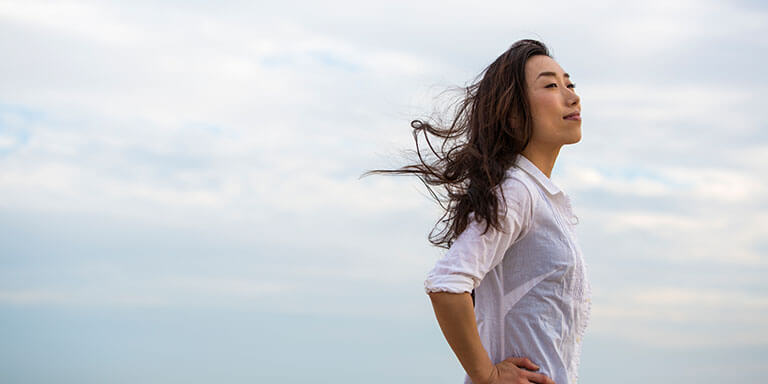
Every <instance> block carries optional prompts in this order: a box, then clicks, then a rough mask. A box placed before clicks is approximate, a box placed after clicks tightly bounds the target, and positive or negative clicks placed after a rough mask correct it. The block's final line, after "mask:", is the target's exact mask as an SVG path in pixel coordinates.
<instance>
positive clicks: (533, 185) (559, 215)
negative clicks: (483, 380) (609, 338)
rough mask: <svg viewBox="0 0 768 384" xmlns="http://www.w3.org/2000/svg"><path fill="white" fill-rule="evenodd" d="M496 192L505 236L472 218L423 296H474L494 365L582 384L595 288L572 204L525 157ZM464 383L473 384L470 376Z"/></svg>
mask: <svg viewBox="0 0 768 384" xmlns="http://www.w3.org/2000/svg"><path fill="white" fill-rule="evenodd" d="M506 176H507V177H506V178H505V179H504V180H503V181H502V183H501V184H500V186H497V188H496V189H495V190H494V193H496V195H497V196H499V197H501V196H500V195H499V194H498V192H499V190H502V191H503V194H504V199H503V200H502V199H500V200H499V202H500V204H499V206H500V211H501V212H502V213H503V212H504V208H505V207H506V208H507V209H506V214H500V216H499V219H500V223H501V224H502V226H503V228H505V229H509V230H507V231H497V230H495V229H494V228H493V227H489V229H488V232H487V233H486V234H484V235H483V234H482V232H483V230H484V229H485V222H483V223H478V222H477V221H475V219H474V214H473V213H470V214H469V223H468V224H467V228H466V229H465V230H464V231H463V232H462V233H461V234H459V236H458V237H457V238H456V239H455V241H454V242H453V244H452V245H451V247H450V248H449V249H448V251H447V252H446V253H445V255H444V256H443V257H442V258H441V259H439V260H438V261H437V263H436V264H435V266H434V268H433V269H432V270H431V271H430V272H429V273H428V275H427V279H426V280H425V281H424V289H425V290H426V292H441V291H442V292H453V293H462V292H471V291H472V289H474V290H475V318H476V320H477V327H478V332H479V334H480V339H481V341H482V343H483V347H485V350H486V351H487V352H488V354H489V357H490V358H491V361H492V362H493V364H498V363H499V362H501V361H503V360H505V359H507V358H510V357H527V358H529V359H531V361H533V362H534V363H535V364H537V365H538V366H539V367H540V369H539V371H537V372H539V373H543V374H545V375H547V376H549V377H550V378H552V379H553V380H554V381H555V383H557V384H576V383H577V381H578V369H579V355H580V353H581V338H582V337H583V335H584V331H585V330H586V327H587V323H588V322H589V315H590V310H591V288H590V284H589V281H588V279H587V274H586V265H585V263H584V260H583V258H582V254H581V248H580V246H579V243H578V242H577V240H576V236H575V232H574V228H573V227H574V226H575V225H576V224H577V223H578V218H577V217H576V216H575V215H574V214H573V210H572V208H571V203H570V198H569V197H568V195H567V194H566V193H565V192H564V191H563V190H561V189H560V188H559V187H558V186H557V185H555V184H554V183H553V182H552V181H551V180H550V179H549V178H548V177H547V176H546V175H545V174H544V173H543V172H541V170H539V168H538V167H536V165H535V164H533V163H532V162H531V161H530V160H529V159H528V158H526V157H525V156H523V155H522V154H520V155H519V156H517V162H516V164H515V165H514V166H512V167H510V168H509V169H508V170H507V172H506ZM464 383H465V384H472V381H471V380H470V378H469V376H468V375H466V374H465V377H464Z"/></svg>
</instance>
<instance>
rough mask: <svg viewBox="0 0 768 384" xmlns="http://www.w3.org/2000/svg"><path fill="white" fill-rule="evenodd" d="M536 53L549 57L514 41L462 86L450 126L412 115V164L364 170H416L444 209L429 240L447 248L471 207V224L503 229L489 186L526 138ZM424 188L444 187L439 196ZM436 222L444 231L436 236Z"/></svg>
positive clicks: (532, 44) (538, 46) (536, 45)
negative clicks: (528, 68) (528, 76)
mask: <svg viewBox="0 0 768 384" xmlns="http://www.w3.org/2000/svg"><path fill="white" fill-rule="evenodd" d="M534 55H546V56H550V53H549V49H548V48H547V47H546V46H545V45H544V44H543V43H541V42H539V41H536V40H530V39H524V40H519V41H517V42H515V43H514V44H513V45H512V46H511V47H510V48H509V49H508V50H507V51H506V52H504V53H502V54H501V56H499V57H498V58H497V59H496V60H495V61H494V62H493V63H491V64H490V65H489V66H488V67H486V68H485V69H484V70H483V71H482V72H481V73H480V74H479V75H478V76H477V77H476V78H475V79H474V81H473V82H472V83H471V84H470V85H469V86H466V87H461V90H462V91H463V93H464V95H465V96H464V98H463V99H462V100H460V102H459V103H458V108H456V111H455V117H454V118H453V119H452V121H451V123H450V125H448V126H445V125H444V124H440V123H434V122H433V123H429V122H426V121H422V120H413V121H411V127H412V128H413V138H414V141H415V142H416V150H415V154H416V155H417V156H418V162H417V163H416V164H412V165H407V166H404V167H402V168H399V169H394V170H390V169H384V170H381V169H380V170H371V171H368V172H365V173H364V174H363V175H362V176H366V175H368V174H402V175H407V174H411V175H416V176H417V177H418V178H419V179H420V180H421V181H422V182H423V183H424V185H425V186H426V187H427V190H428V191H429V192H430V194H431V195H432V197H433V198H434V199H435V200H436V201H437V203H438V204H439V205H440V206H441V207H442V208H443V210H444V211H445V213H444V214H443V216H442V217H441V218H440V219H439V220H438V223H437V224H436V225H435V227H434V228H433V229H432V231H431V232H430V234H429V241H430V243H432V244H433V245H436V246H438V247H441V248H450V246H451V244H453V241H454V240H455V239H456V238H457V237H458V236H459V234H461V233H462V232H463V231H464V230H465V229H466V227H467V225H468V224H469V214H470V212H474V218H475V220H476V221H477V222H479V223H482V222H485V231H484V232H483V233H486V232H487V231H488V229H489V226H492V227H493V228H496V229H497V230H502V229H501V228H500V224H499V223H500V221H499V210H500V209H499V206H500V202H499V200H498V198H497V196H496V195H495V193H494V188H496V187H497V186H499V185H500V184H501V182H502V181H503V180H504V176H505V173H506V170H507V169H508V168H509V167H511V166H512V165H513V164H515V161H516V159H517V156H518V155H519V154H520V152H522V151H523V150H524V149H525V147H526V146H527V145H528V142H529V141H530V139H531V136H532V132H533V127H532V117H531V113H530V106H529V102H528V99H527V97H526V89H527V85H526V80H525V63H526V62H527V61H528V59H529V58H530V57H532V56H534ZM550 57H551V56H550ZM481 76H482V78H481V79H480V80H479V81H478V78H480V77H481ZM441 125H443V126H441ZM419 133H423V134H424V139H425V140H426V141H427V145H428V146H429V149H430V150H431V152H432V154H434V156H435V157H436V158H435V159H433V160H431V161H430V160H428V158H429V157H430V156H429V155H428V154H427V155H426V156H424V155H422V153H421V149H420V147H419ZM428 134H431V135H434V136H436V137H438V138H440V139H442V140H443V142H442V145H441V146H440V148H439V150H436V149H435V147H434V146H433V145H432V143H431V142H430V141H429V135H428ZM425 157H426V159H425ZM362 176H361V177H362ZM430 186H437V187H439V188H442V189H444V190H445V192H446V193H445V194H440V196H438V194H437V193H435V191H434V190H433V189H432V187H430ZM502 198H503V191H502ZM440 223H442V224H443V226H442V229H441V230H440V231H439V232H438V233H437V234H435V231H436V230H437V229H438V228H439V224H440Z"/></svg>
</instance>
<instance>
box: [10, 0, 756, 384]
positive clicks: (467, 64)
mask: <svg viewBox="0 0 768 384" xmlns="http://www.w3.org/2000/svg"><path fill="white" fill-rule="evenodd" d="M765 36H768V7H767V6H766V5H765V4H762V3H760V2H757V1H729V2H716V1H643V2H635V3H634V4H629V3H624V2H619V3H617V2H614V1H590V2H578V1H554V2H547V3H546V4H545V3H541V2H530V1H529V2H514V1H486V2H475V3H468V2H466V1H462V2H458V1H416V2H406V1H386V2H383V1H382V2H357V1H323V2H309V1H303V2H300V1H281V2H261V1H256V2H247V1H240V2H238V1H226V2H209V1H202V0H200V1H165V2H149V1H131V2H117V1H101V2H95V1H94V2H60V1H56V2H49V3H46V2H36V1H0V52H2V54H1V55H0V339H2V340H3V342H2V343H0V381H2V382H3V383H49V382H57V383H78V384H83V383H103V382H110V383H136V382H142V383H168V382H185V383H211V382H225V383H245V382H248V383H253V382H267V381H268V380H272V381H275V382H281V383H304V382H307V381H308V380H312V381H313V382H320V383H326V382H338V383H358V382H368V383H391V382H399V383H433V382H434V383H437V382H444V383H450V382H455V383H459V382H461V380H462V379H463V374H464V373H463V370H462V369H461V366H460V365H459V363H458V360H456V358H455V356H454V355H453V353H452V351H451V350H450V348H449V346H448V344H447V343H446V342H445V339H444V338H443V336H442V333H441V332H440V329H439V326H438V324H437V322H436V320H435V318H434V313H433V311H432V307H431V304H430V302H429V298H428V296H427V295H426V294H425V293H424V291H423V281H424V278H425V277H426V273H427V271H428V270H429V269H430V268H431V267H432V265H434V263H435V261H436V260H437V259H438V258H439V257H440V256H441V255H442V254H443V252H444V251H443V250H441V249H438V248H435V247H432V246H431V245H430V244H429V243H428V241H427V235H428V233H429V231H430V230H431V229H432V227H433V225H434V224H435V222H436V221H437V220H438V218H439V216H440V211H439V209H438V207H437V206H436V205H435V204H434V203H433V202H431V201H430V199H429V195H428V193H427V192H426V190H425V189H424V187H423V185H422V184H421V183H420V182H419V181H418V180H417V179H415V178H407V177H391V176H390V177H387V176H371V177H366V178H362V179H360V178H359V176H360V174H362V173H363V172H365V171H366V170H369V169H373V168H387V167H389V168H392V167H398V166H400V165H404V164H405V160H406V159H405V158H403V157H402V155H401V152H400V151H402V150H406V149H412V148H413V138H412V136H411V128H410V125H409V122H410V121H411V120H412V119H415V118H421V117H425V116H428V115H430V114H431V113H432V112H433V111H434V109H435V108H436V107H437V106H439V105H442V104H441V103H443V100H445V99H443V98H442V97H445V96H442V97H440V92H441V91H444V90H446V89H448V88H450V87H453V86H462V85H467V84H468V82H469V81H471V80H472V79H473V78H474V77H475V76H476V75H477V74H478V73H480V71H481V70H482V69H483V68H485V67H486V66H487V65H488V64H490V63H491V62H492V61H493V60H495V58H496V57H497V56H498V55H499V54H501V53H502V52H504V51H505V50H506V49H508V48H509V46H510V45H511V44H512V43H514V42H515V41H517V40H519V39H523V38H533V39H538V40H540V41H542V42H544V43H545V44H547V45H548V46H549V48H550V50H551V52H552V54H553V56H554V58H555V60H556V61H557V62H558V63H559V64H560V65H561V66H562V67H563V69H565V71H566V72H568V73H570V74H571V79H572V81H573V82H574V83H575V84H576V91H577V93H578V94H579V95H580V97H581V103H582V118H583V121H582V134H583V136H582V140H581V142H579V143H578V144H575V145H569V146H566V147H563V149H562V150H561V152H560V156H559V157H558V160H557V163H556V165H555V169H554V170H553V174H552V180H553V181H554V182H555V183H556V184H558V185H559V186H561V187H562V188H563V189H564V190H565V191H566V192H567V193H568V194H569V195H570V196H571V198H572V201H573V206H574V210H575V212H576V214H577V215H578V216H579V218H580V224H579V226H578V227H577V231H578V234H579V236H580V242H581V245H582V248H583V251H584V256H585V259H586V262H587V265H588V268H589V277H590V281H591V282H592V287H593V294H594V298H593V306H592V308H593V312H592V317H591V322H590V326H589V328H588V330H587V335H586V337H585V339H584V351H583V355H582V357H581V362H582V369H581V378H582V382H585V383H597V384H600V383H606V384H607V383H615V382H620V383H646V382H650V381H652V380H663V381H674V382H676V383H691V384H692V383H720V382H723V381H725V380H727V381H745V382H756V381H757V380H758V378H764V377H765V376H766V375H768V280H766V278H765V276H766V274H767V273H768V225H766V224H765V223H766V222H768V197H767V196H768V195H767V194H766V193H767V192H768V124H767V123H766V121H768V119H766V117H765V113H766V111H768V102H766V95H768V80H766V77H765V76H764V72H765V62H766V59H768V39H767V38H766V37H765ZM446 117H447V116H446Z"/></svg>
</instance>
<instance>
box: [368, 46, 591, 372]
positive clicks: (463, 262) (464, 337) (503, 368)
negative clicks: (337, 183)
mask: <svg viewBox="0 0 768 384" xmlns="http://www.w3.org/2000/svg"><path fill="white" fill-rule="evenodd" d="M483 72H484V75H483V76H482V79H481V80H480V81H478V82H476V83H474V84H472V85H471V86H469V87H468V88H467V96H466V98H465V99H464V100H463V102H462V103H461V104H460V108H459V109H458V110H457V115H456V118H455V119H454V121H453V123H452V124H451V126H450V127H446V128H439V127H435V126H433V125H432V124H428V123H424V122H422V121H419V120H414V122H412V124H411V125H412V126H413V128H414V129H415V130H414V138H415V139H416V148H417V150H416V153H417V154H418V158H419V163H418V164H416V165H409V166H406V167H403V168H401V169H399V170H378V171H373V172H374V173H400V174H415V175H417V176H419V178H420V179H421V180H422V181H423V182H424V183H425V185H427V188H428V189H429V190H430V191H432V189H431V188H430V187H429V186H430V185H437V186H441V187H443V188H444V189H445V190H446V191H447V199H446V200H447V202H448V204H447V205H444V208H445V215H444V216H443V218H445V217H446V216H448V219H441V222H443V223H445V224H446V226H445V229H444V230H443V231H442V232H441V233H442V234H443V235H442V236H441V237H437V238H433V236H432V234H430V241H431V242H432V243H433V244H435V245H438V246H442V247H444V248H448V251H447V252H446V253H445V255H444V257H443V258H441V259H440V260H439V261H437V263H436V264H435V266H434V268H432V270H431V271H430V272H429V273H428V275H427V279H426V280H425V282H424V287H425V290H426V292H427V293H428V294H429V297H430V299H431V302H432V305H433V308H434V311H435V315H436V317H437V321H438V323H439V325H440V328H441V329H442V332H443V334H444V335H445V338H446V340H447V341H448V344H449V345H450V347H451V348H452V349H453V351H454V353H455V354H456V356H457V357H458V359H459V361H460V363H461V365H462V366H463V368H464V370H465V371H466V376H465V383H474V384H504V383H547V384H551V383H557V384H573V383H576V382H577V378H578V365H579V354H580V351H581V337H582V336H583V334H584V331H585V329H586V326H587V322H588V317H589V313H590V301H591V300H590V285H589V282H588V280H587V276H586V270H585V265H584V262H583V259H582V256H581V249H580V247H579V244H578V242H577V240H576V237H575V233H574V228H573V226H574V225H575V224H576V223H577V222H578V220H577V217H576V216H575V215H574V214H573V211H572V209H571V205H570V199H569V197H568V195H567V194H566V193H565V192H564V191H563V190H562V189H561V188H559V187H558V186H557V185H555V184H554V183H553V182H552V181H551V180H550V174H551V171H552V168H553V167H554V165H555V161H556V159H557V155H558V153H559V152H560V148H561V147H562V146H563V145H566V144H574V143H577V142H579V141H580V140H581V119H580V115H579V112H580V111H581V105H580V99H579V96H577V95H576V93H575V91H574V87H575V85H574V84H573V83H571V81H570V77H569V75H568V74H567V73H565V72H563V70H562V68H561V67H560V66H559V65H558V64H557V62H555V60H553V59H552V58H551V56H550V54H549V51H548V49H547V47H546V46H545V45H544V44H542V43H540V42H538V41H535V40H528V39H526V40H520V41H518V42H516V43H515V44H513V45H512V46H511V47H510V48H509V50H507V51H506V52H504V53H503V54H502V55H501V56H499V57H498V58H497V59H496V60H495V61H494V62H493V63H492V64H490V65H489V66H488V67H487V68H486V69H485V70H484V71H483ZM420 131H423V132H424V133H425V137H426V138H427V142H428V143H429V138H428V136H427V135H426V134H427V133H430V134H433V135H436V136H438V137H440V138H443V139H444V140H445V141H444V145H443V146H441V147H439V148H440V149H441V151H440V152H438V151H436V150H435V148H434V147H433V146H432V145H431V144H430V145H429V148H430V149H431V150H432V153H433V154H434V155H435V156H437V158H436V159H435V160H434V161H432V162H428V161H427V160H425V159H424V157H423V156H422V155H421V153H420V151H419V145H418V144H419V143H418V136H417V134H418V133H419V132H420ZM433 196H435V197H436V198H437V199H438V200H439V198H438V197H437V195H436V194H435V193H434V192H433ZM473 305H474V308H473Z"/></svg>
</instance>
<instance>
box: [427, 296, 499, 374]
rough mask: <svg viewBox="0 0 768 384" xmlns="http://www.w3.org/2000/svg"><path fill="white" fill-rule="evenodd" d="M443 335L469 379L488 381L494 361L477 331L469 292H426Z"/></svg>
mask: <svg viewBox="0 0 768 384" xmlns="http://www.w3.org/2000/svg"><path fill="white" fill-rule="evenodd" d="M429 298H430V299H431V300H432V307H433V308H434V310H435V316H436V317H437V322H438V324H440V329H442V330H443V335H444V336H445V339H446V340H447V341H448V345H450V346H451V349H453V352H454V353H455V354H456V356H457V357H458V358H459V362H461V365H462V366H463V367H464V370H465V371H466V372H467V375H469V377H470V379H472V382H473V383H475V384H482V383H486V382H488V381H489V379H490V378H491V373H492V371H493V368H494V365H493V362H491V359H490V357H488V352H487V351H486V350H485V348H483V344H482V343H481V341H480V335H479V334H478V333H477V322H476V321H475V310H474V308H473V307H472V297H471V296H470V294H469V292H464V293H451V292H429Z"/></svg>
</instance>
